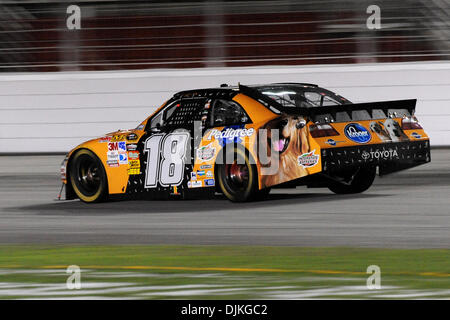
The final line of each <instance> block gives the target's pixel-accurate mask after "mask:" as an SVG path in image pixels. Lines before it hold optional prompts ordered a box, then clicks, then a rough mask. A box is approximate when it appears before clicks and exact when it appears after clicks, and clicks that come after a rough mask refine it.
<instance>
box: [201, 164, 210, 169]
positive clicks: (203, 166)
mask: <svg viewBox="0 0 450 320" xmlns="http://www.w3.org/2000/svg"><path fill="white" fill-rule="evenodd" d="M211 168H212V164H203V165H201V166H200V169H211Z"/></svg>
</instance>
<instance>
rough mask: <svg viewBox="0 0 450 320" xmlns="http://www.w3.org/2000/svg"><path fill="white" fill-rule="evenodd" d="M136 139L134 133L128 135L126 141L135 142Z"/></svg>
mask: <svg viewBox="0 0 450 320" xmlns="http://www.w3.org/2000/svg"><path fill="white" fill-rule="evenodd" d="M137 138H138V136H137V134H136V133H130V134H129V135H127V140H130V141H132V140H136V139H137Z"/></svg>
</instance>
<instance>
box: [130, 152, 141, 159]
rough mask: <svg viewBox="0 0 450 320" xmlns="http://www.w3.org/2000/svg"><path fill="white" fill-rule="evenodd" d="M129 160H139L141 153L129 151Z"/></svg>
mask: <svg viewBox="0 0 450 320" xmlns="http://www.w3.org/2000/svg"><path fill="white" fill-rule="evenodd" d="M128 158H129V159H130V160H135V159H139V151H128Z"/></svg>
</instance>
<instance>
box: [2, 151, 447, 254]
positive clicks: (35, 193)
mask: <svg viewBox="0 0 450 320" xmlns="http://www.w3.org/2000/svg"><path fill="white" fill-rule="evenodd" d="M62 158H63V156H0V244H12V243H21V244H35V243H39V244H51V245H54V244H211V245H212V244H221V245H226V244H230V245H234V244H245V245H288V246H328V247H332V246H348V247H383V248H449V247H450V161H449V160H450V150H448V149H433V150H432V162H431V163H429V164H426V165H423V166H419V167H416V168H414V169H410V170H406V171H403V172H401V173H396V174H392V175H389V176H386V177H382V178H380V177H377V179H376V181H375V184H374V185H373V186H372V188H371V189H369V190H368V191H367V192H365V193H363V194H358V195H344V196H341V195H334V194H332V193H331V192H330V191H328V189H307V188H305V187H299V188H297V189H279V190H275V191H273V192H272V193H271V194H270V195H269V199H268V200H266V201H262V202H257V203H244V204H236V203H231V202H229V201H228V200H226V199H224V198H223V197H217V199H214V200H171V201H120V202H111V203H100V204H91V205H88V204H84V203H81V202H80V201H78V200H76V201H60V202H57V201H55V198H56V195H57V193H58V191H59V188H60V186H61V184H60V181H59V177H58V175H59V173H58V172H59V166H60V163H61V160H62Z"/></svg>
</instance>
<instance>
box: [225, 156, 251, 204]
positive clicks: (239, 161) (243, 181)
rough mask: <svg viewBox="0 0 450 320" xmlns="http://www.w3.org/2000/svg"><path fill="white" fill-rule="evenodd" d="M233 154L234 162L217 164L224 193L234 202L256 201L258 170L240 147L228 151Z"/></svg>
mask: <svg viewBox="0 0 450 320" xmlns="http://www.w3.org/2000/svg"><path fill="white" fill-rule="evenodd" d="M230 151H232V152H233V159H234V162H232V163H225V164H217V171H216V174H217V181H218V183H219V187H220V190H221V191H222V193H223V194H224V195H225V196H226V197H227V198H228V199H229V200H231V201H233V202H246V201H251V200H254V196H255V194H257V192H258V170H257V168H256V165H255V164H254V162H252V161H250V155H249V153H248V151H247V150H245V149H243V148H239V147H234V148H233V149H232V150H230V149H228V150H226V151H225V152H230Z"/></svg>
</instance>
